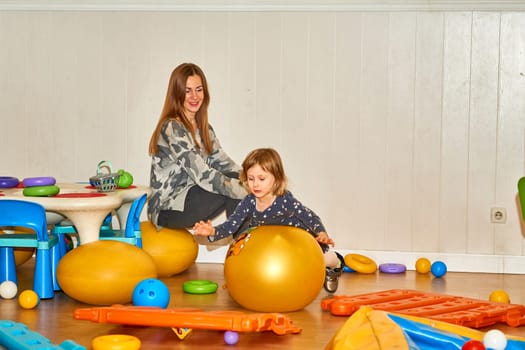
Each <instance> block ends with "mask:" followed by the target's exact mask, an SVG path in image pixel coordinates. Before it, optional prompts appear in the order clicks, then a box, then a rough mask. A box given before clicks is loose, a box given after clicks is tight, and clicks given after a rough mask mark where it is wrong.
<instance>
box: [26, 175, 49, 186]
mask: <svg viewBox="0 0 525 350" xmlns="http://www.w3.org/2000/svg"><path fill="white" fill-rule="evenodd" d="M22 182H23V183H24V187H35V186H52V185H54V184H55V183H56V182H57V180H56V179H55V178H54V177H52V176H41V177H26V178H25V179H24V180H22Z"/></svg>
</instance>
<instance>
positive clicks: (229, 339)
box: [224, 331, 239, 345]
mask: <svg viewBox="0 0 525 350" xmlns="http://www.w3.org/2000/svg"><path fill="white" fill-rule="evenodd" d="M238 341H239V333H237V332H234V331H226V332H224V342H225V343H226V344H228V345H235V344H237V342H238Z"/></svg>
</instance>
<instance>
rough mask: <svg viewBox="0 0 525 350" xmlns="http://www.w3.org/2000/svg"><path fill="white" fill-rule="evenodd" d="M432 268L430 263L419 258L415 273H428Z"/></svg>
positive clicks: (425, 259)
mask: <svg viewBox="0 0 525 350" xmlns="http://www.w3.org/2000/svg"><path fill="white" fill-rule="evenodd" d="M431 268H432V263H431V262H430V260H428V259H427V258H419V259H417V260H416V271H417V272H419V273H429V272H430V269H431Z"/></svg>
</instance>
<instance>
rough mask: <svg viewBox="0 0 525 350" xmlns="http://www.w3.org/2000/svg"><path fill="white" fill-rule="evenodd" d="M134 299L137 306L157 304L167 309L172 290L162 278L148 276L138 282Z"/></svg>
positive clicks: (134, 291)
mask: <svg viewBox="0 0 525 350" xmlns="http://www.w3.org/2000/svg"><path fill="white" fill-rule="evenodd" d="M132 299H133V305H135V306H156V307H161V308H163V309H165V308H167V307H168V305H169V303H170V290H169V289H168V287H167V286H166V285H165V284H164V282H162V281H161V280H158V279H156V278H147V279H145V280H143V281H141V282H139V283H138V284H137V286H136V287H135V289H134V290H133V297H132Z"/></svg>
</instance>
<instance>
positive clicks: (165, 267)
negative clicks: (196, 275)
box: [140, 221, 199, 277]
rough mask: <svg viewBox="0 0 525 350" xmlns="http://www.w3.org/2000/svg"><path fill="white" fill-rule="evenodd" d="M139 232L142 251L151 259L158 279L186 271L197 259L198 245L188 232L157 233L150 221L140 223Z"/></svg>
mask: <svg viewBox="0 0 525 350" xmlns="http://www.w3.org/2000/svg"><path fill="white" fill-rule="evenodd" d="M140 230H141V232H142V249H144V250H145V251H146V252H148V254H149V255H151V257H152V258H153V261H154V262H155V265H156V266H157V274H158V276H159V277H169V276H173V275H176V274H178V273H181V272H183V271H186V270H187V269H188V268H189V267H190V266H191V265H193V263H194V262H195V260H196V259H197V254H198V253H199V245H198V243H197V241H196V240H195V237H193V235H192V234H191V233H190V232H189V231H188V230H184V229H179V230H175V229H169V228H162V229H161V230H159V231H157V228H156V227H155V225H153V224H152V223H151V222H150V221H143V222H141V223H140Z"/></svg>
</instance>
